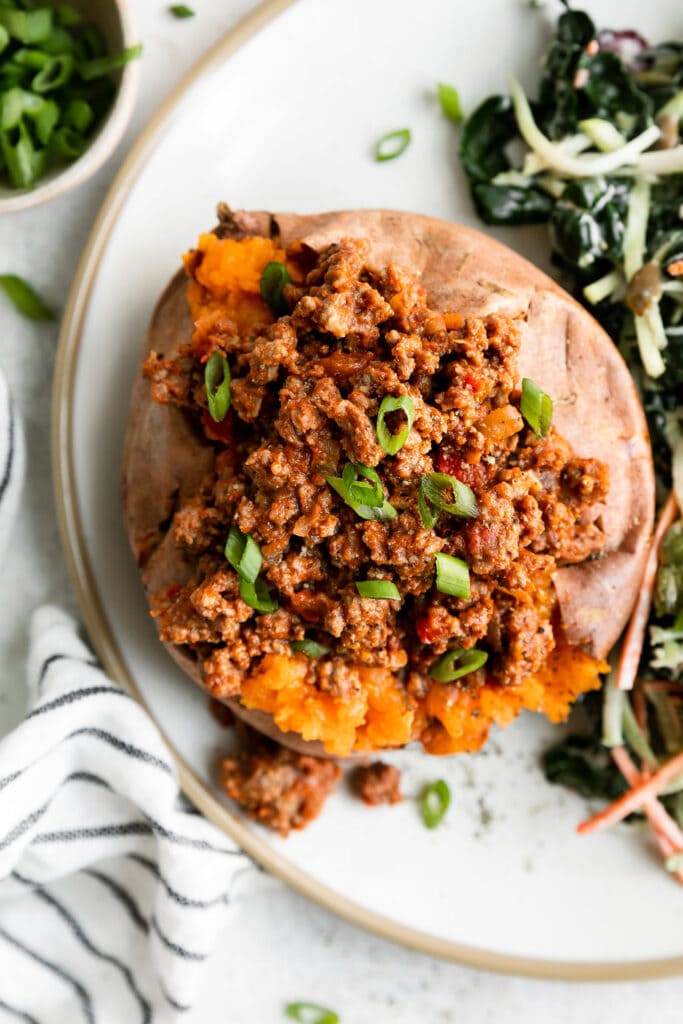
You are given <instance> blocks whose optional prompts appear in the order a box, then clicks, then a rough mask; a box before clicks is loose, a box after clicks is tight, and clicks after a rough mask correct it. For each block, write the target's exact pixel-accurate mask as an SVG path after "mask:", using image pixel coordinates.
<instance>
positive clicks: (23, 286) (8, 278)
mask: <svg viewBox="0 0 683 1024" xmlns="http://www.w3.org/2000/svg"><path fill="white" fill-rule="evenodd" d="M0 288H2V290H3V291H4V293H5V295H7V297H8V298H9V299H10V300H11V301H12V302H13V303H14V306H15V308H16V309H18V310H19V312H20V313H22V314H23V315H24V316H25V317H27V318H28V319H29V320H54V318H55V315H54V313H53V312H52V310H51V309H49V308H48V307H47V306H46V305H45V303H44V302H43V300H42V299H41V297H40V296H39V295H37V294H36V292H35V291H34V290H33V288H32V287H31V285H30V284H27V282H26V281H24V280H23V279H22V278H21V277H17V276H16V274H0Z"/></svg>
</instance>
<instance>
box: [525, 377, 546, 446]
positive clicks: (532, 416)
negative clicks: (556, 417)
mask: <svg viewBox="0 0 683 1024" xmlns="http://www.w3.org/2000/svg"><path fill="white" fill-rule="evenodd" d="M520 411H521V413H522V416H523V417H524V419H525V420H526V422H527V423H528V424H529V426H530V427H531V429H532V430H533V432H534V434H536V436H537V437H545V436H546V434H547V433H548V431H549V430H550V426H551V424H552V422H553V402H552V399H551V398H550V397H549V396H548V395H546V393H545V391H541V389H540V388H539V386H538V384H534V382H533V381H532V380H529V378H528V377H524V378H523V380H522V402H521V405H520Z"/></svg>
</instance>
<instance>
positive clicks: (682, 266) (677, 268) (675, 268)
mask: <svg viewBox="0 0 683 1024" xmlns="http://www.w3.org/2000/svg"><path fill="white" fill-rule="evenodd" d="M666 269H667V271H668V273H669V274H671V276H672V277H680V276H681V274H683V260H674V262H673V263H670V264H669V266H668V267H667V268H666Z"/></svg>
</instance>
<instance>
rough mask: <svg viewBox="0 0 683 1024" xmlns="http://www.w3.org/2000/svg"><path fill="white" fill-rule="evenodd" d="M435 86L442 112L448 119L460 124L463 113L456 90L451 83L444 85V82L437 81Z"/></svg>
mask: <svg viewBox="0 0 683 1024" xmlns="http://www.w3.org/2000/svg"><path fill="white" fill-rule="evenodd" d="M436 88H437V92H438V94H439V103H440V104H441V109H442V111H443V113H444V114H445V115H446V117H447V118H448V120H449V121H455V123H456V124H461V122H462V119H463V113H462V107H461V106H460V97H459V95H458V90H457V89H455V88H454V87H453V86H452V85H446V83H445V82H439V83H438V84H437V87H436Z"/></svg>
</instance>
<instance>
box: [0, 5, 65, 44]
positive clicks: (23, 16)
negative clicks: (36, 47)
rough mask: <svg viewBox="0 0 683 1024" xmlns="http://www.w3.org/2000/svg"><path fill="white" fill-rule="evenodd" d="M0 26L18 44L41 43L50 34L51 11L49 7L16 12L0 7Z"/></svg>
mask: <svg viewBox="0 0 683 1024" xmlns="http://www.w3.org/2000/svg"><path fill="white" fill-rule="evenodd" d="M0 25H2V26H3V27H4V28H6V29H7V31H8V32H9V34H10V35H11V36H12V38H13V39H18V40H19V42H20V43H26V44H27V45H29V44H31V43H42V42H43V41H44V40H45V39H47V37H48V36H49V35H50V33H51V32H52V11H51V9H50V8H49V7H39V8H38V9H37V10H35V11H17V10H14V9H11V8H8V7H5V6H0Z"/></svg>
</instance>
